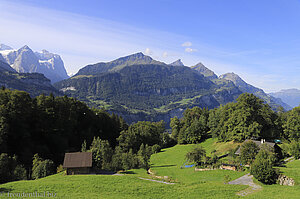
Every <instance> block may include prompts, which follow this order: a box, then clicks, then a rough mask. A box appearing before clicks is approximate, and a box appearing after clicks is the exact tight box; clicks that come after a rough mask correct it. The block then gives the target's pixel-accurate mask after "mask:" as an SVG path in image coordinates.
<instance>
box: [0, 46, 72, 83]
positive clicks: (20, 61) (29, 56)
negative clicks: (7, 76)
mask: <svg viewBox="0 0 300 199" xmlns="http://www.w3.org/2000/svg"><path fill="white" fill-rule="evenodd" d="M0 60H1V61H2V62H5V63H7V64H9V65H10V66H11V67H12V68H13V69H14V70H15V71H16V72H18V73H42V74H44V75H45V77H47V78H48V79H50V80H51V82H52V83H55V82H58V81H61V80H63V79H67V78H69V76H68V75H67V72H66V69H65V67H64V63H63V61H62V59H61V57H60V56H59V55H57V54H53V53H50V52H48V51H46V50H42V52H33V51H32V50H31V49H30V48H29V47H28V46H27V45H25V46H23V47H22V48H20V49H18V50H16V49H13V48H11V47H9V46H7V45H4V44H0Z"/></svg>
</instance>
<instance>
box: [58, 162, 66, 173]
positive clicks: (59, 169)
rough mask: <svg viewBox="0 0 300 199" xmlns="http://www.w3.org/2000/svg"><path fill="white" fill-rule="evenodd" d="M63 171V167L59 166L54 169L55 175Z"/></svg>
mask: <svg viewBox="0 0 300 199" xmlns="http://www.w3.org/2000/svg"><path fill="white" fill-rule="evenodd" d="M63 171H65V169H64V168H63V165H61V164H60V165H59V166H58V167H57V168H56V173H60V172H63Z"/></svg>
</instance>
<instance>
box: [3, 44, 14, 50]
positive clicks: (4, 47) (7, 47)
mask: <svg viewBox="0 0 300 199" xmlns="http://www.w3.org/2000/svg"><path fill="white" fill-rule="evenodd" d="M0 50H13V48H12V47H10V46H7V45H5V44H0Z"/></svg>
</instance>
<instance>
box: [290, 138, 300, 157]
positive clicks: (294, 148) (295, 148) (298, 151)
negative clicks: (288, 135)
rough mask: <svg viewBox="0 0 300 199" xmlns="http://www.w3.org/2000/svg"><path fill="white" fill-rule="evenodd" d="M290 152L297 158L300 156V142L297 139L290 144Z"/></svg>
mask: <svg viewBox="0 0 300 199" xmlns="http://www.w3.org/2000/svg"><path fill="white" fill-rule="evenodd" d="M290 153H291V155H292V156H294V157H295V159H299V158H300V143H299V142H296V141H292V142H291V144H290Z"/></svg>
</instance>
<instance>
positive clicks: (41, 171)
mask: <svg viewBox="0 0 300 199" xmlns="http://www.w3.org/2000/svg"><path fill="white" fill-rule="evenodd" d="M54 173H55V167H54V162H53V161H52V160H48V159H47V160H42V159H41V158H40V157H39V156H38V154H35V155H34V157H33V166H32V174H31V178H32V179H34V180H35V179H39V178H43V177H46V176H49V175H51V174H54Z"/></svg>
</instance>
